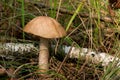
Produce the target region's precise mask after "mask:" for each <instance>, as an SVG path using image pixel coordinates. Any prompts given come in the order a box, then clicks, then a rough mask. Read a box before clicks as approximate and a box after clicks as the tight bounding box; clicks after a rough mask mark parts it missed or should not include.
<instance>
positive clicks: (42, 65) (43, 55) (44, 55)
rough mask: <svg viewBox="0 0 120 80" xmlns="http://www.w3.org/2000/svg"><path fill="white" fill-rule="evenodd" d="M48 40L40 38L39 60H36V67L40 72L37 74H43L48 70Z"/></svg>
mask: <svg viewBox="0 0 120 80" xmlns="http://www.w3.org/2000/svg"><path fill="white" fill-rule="evenodd" d="M48 46H49V45H48V40H47V39H45V38H40V46H39V48H40V52H39V59H38V66H39V69H40V71H38V72H45V71H47V70H48V68H49V66H48V65H49V64H48V59H49V50H48Z"/></svg>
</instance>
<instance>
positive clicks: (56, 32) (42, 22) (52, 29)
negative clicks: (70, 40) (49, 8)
mask: <svg viewBox="0 0 120 80" xmlns="http://www.w3.org/2000/svg"><path fill="white" fill-rule="evenodd" d="M23 30H24V31H25V32H27V33H31V34H34V35H37V36H40V37H43V38H60V37H63V36H65V35H66V32H65V30H64V28H63V27H62V26H61V25H60V24H59V23H58V22H57V21H56V20H55V19H53V18H51V17H47V16H39V17H36V18H34V19H32V20H31V21H30V22H28V24H27V25H26V26H25V27H24V29H23Z"/></svg>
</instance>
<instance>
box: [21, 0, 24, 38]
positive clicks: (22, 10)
mask: <svg viewBox="0 0 120 80" xmlns="http://www.w3.org/2000/svg"><path fill="white" fill-rule="evenodd" d="M21 12H22V27H24V26H25V16H24V14H25V11H24V0H22V7H21ZM23 39H25V34H24V32H23Z"/></svg>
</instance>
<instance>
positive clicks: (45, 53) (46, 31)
mask: <svg viewBox="0 0 120 80" xmlns="http://www.w3.org/2000/svg"><path fill="white" fill-rule="evenodd" d="M23 31H25V32H27V33H31V34H33V35H36V36H39V37H40V46H39V48H40V49H39V50H40V51H39V60H38V67H39V69H40V70H39V71H38V72H46V71H48V69H49V66H48V59H49V50H48V44H49V43H48V40H49V39H51V38H61V37H63V36H65V35H66V31H65V30H64V28H63V27H62V26H61V25H60V23H58V22H57V21H56V20H55V19H53V18H51V17H47V16H39V17H36V18H34V19H32V20H31V21H30V22H28V23H27V24H26V26H25V27H24V29H23Z"/></svg>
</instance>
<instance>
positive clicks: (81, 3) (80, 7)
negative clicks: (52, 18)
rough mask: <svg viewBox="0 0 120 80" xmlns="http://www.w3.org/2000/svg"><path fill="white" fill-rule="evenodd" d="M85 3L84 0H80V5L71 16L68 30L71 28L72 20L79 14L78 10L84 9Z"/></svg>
mask: <svg viewBox="0 0 120 80" xmlns="http://www.w3.org/2000/svg"><path fill="white" fill-rule="evenodd" d="M83 4H84V1H82V2H80V4H79V5H78V7H77V9H76V11H75V12H74V14H73V16H72V17H71V19H70V21H69V23H68V25H67V27H66V31H67V30H68V29H69V28H70V25H71V23H72V21H73V20H74V19H75V17H76V15H77V14H78V12H79V11H80V10H81V9H82V7H83Z"/></svg>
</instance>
